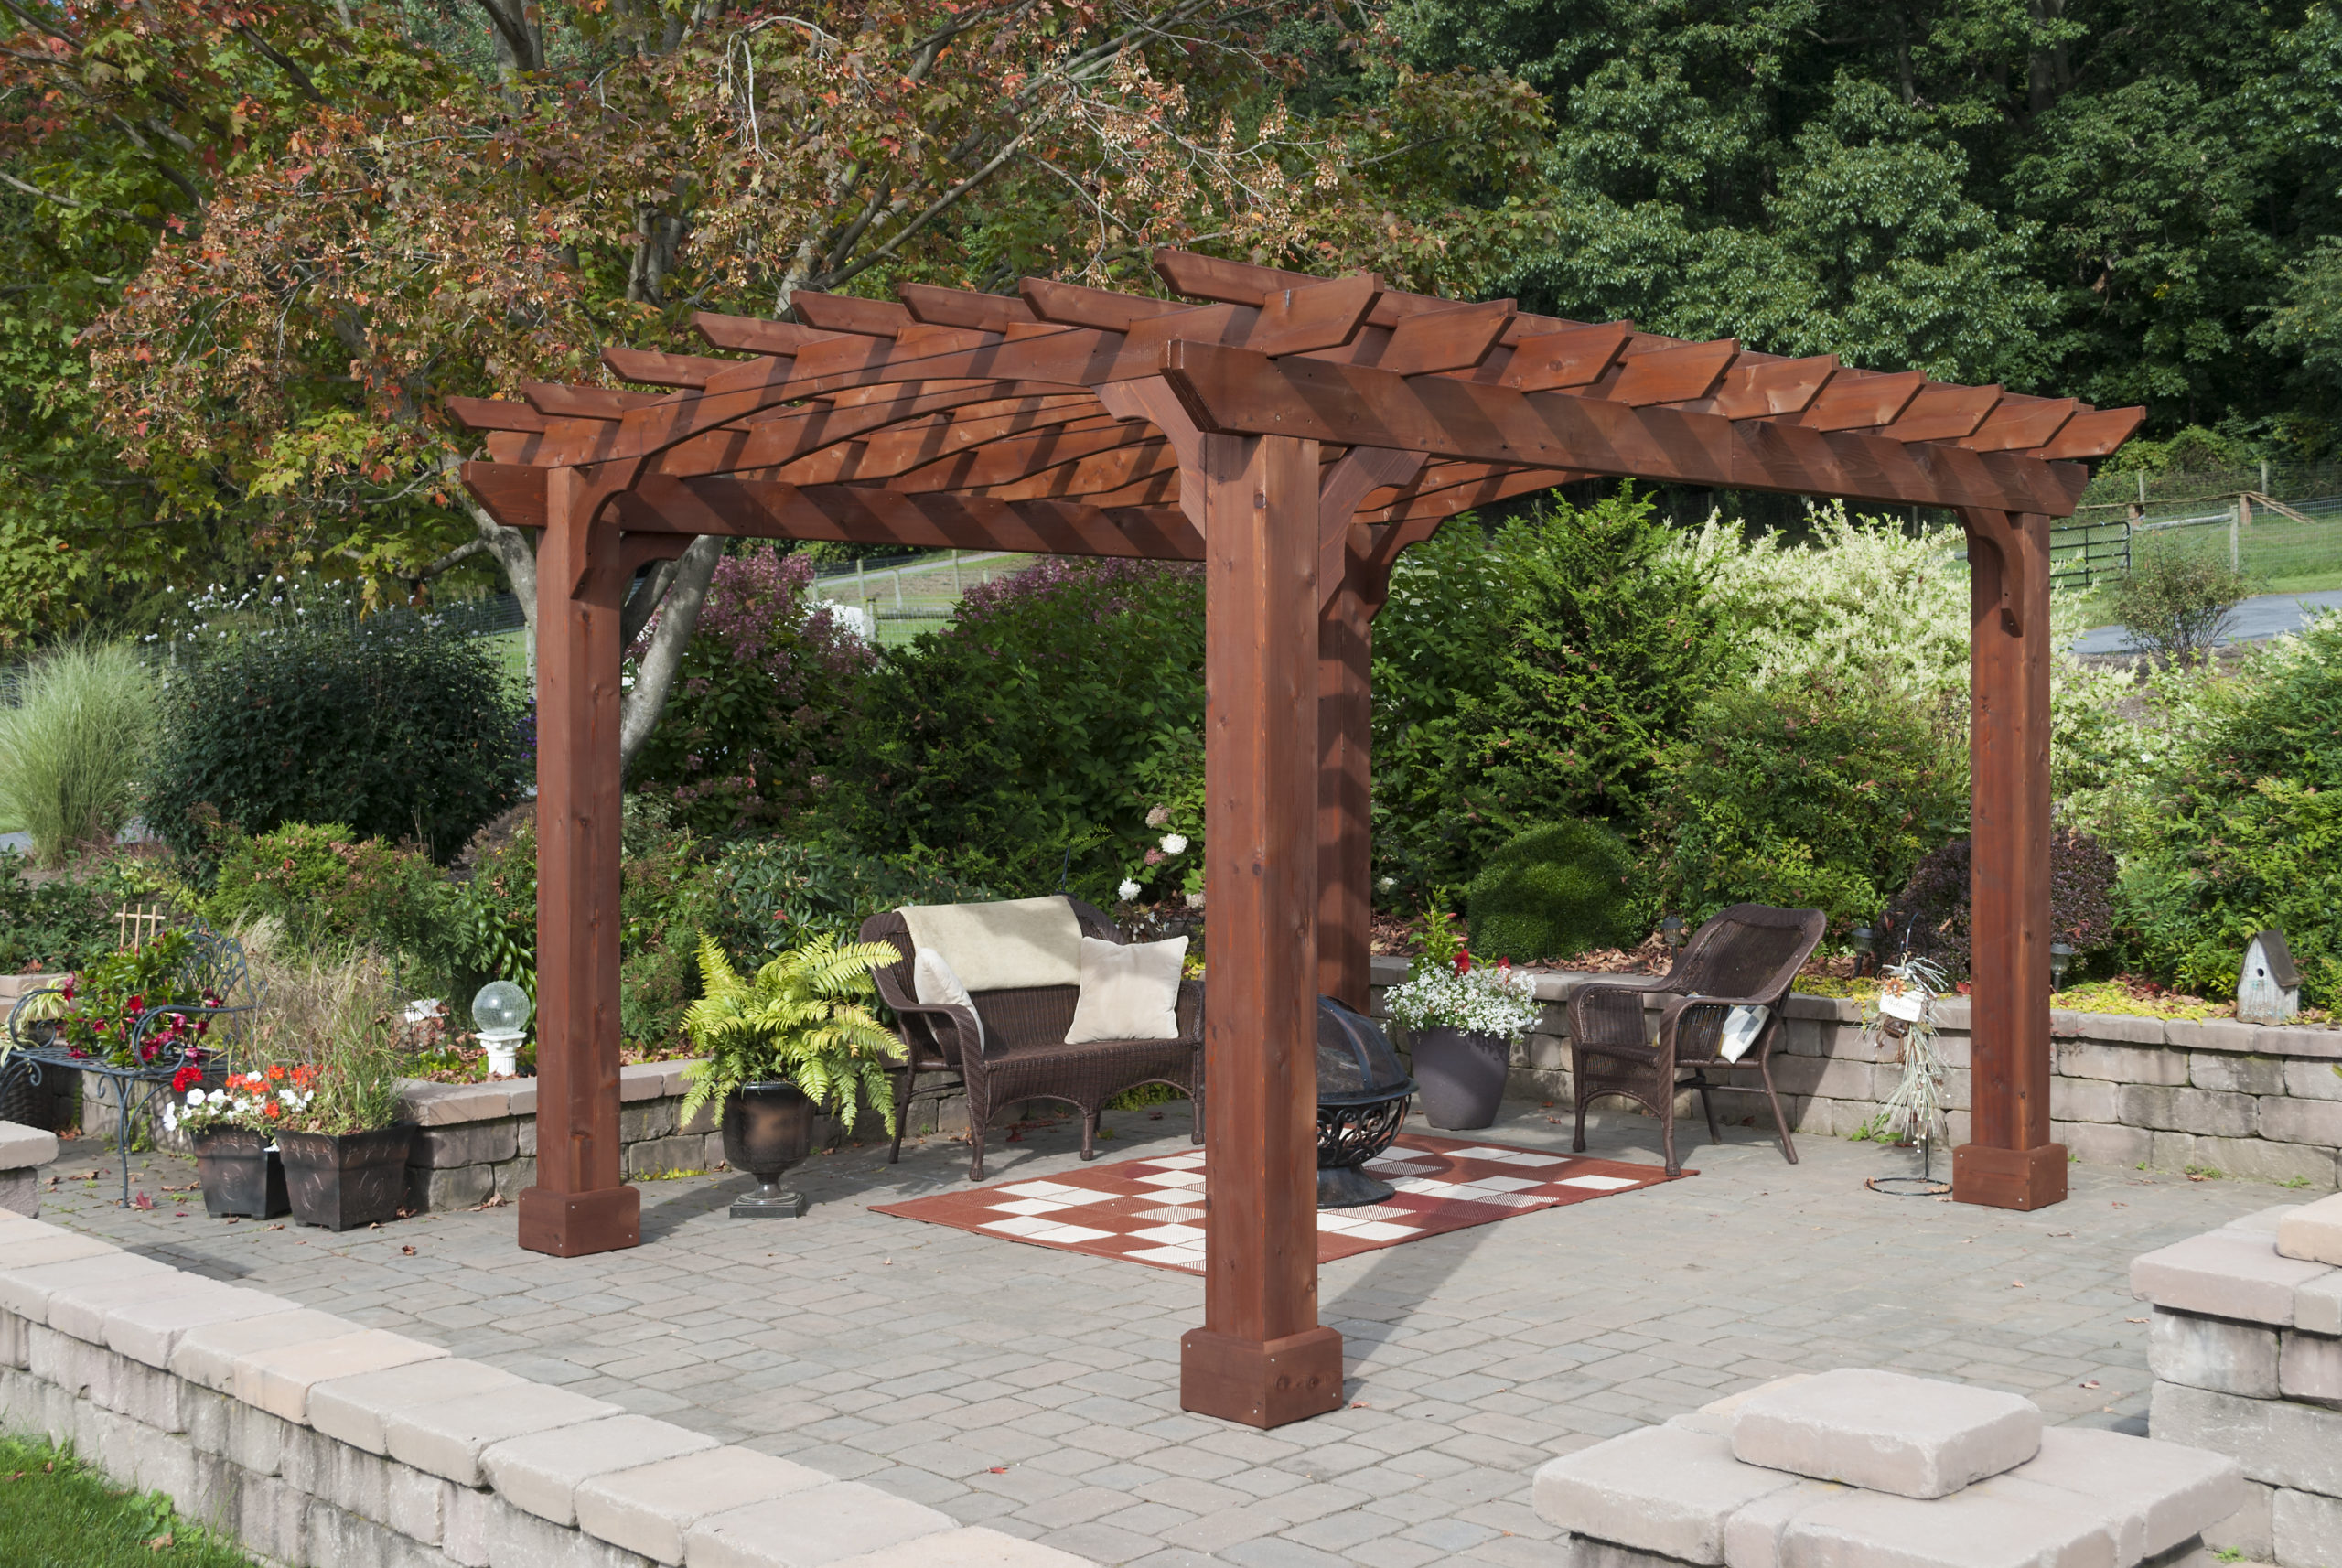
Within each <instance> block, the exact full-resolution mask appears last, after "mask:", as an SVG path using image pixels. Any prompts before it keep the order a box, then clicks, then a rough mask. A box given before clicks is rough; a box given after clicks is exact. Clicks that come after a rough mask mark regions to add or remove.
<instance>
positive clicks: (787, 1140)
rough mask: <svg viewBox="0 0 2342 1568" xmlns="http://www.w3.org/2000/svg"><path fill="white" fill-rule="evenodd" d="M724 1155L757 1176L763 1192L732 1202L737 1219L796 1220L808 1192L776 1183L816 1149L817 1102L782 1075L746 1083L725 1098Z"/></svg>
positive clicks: (751, 1174)
mask: <svg viewBox="0 0 2342 1568" xmlns="http://www.w3.org/2000/svg"><path fill="white" fill-rule="evenodd" d="M723 1128H724V1157H725V1159H726V1160H728V1161H730V1162H731V1165H732V1168H733V1169H734V1170H736V1171H747V1173H748V1174H749V1175H750V1176H755V1177H756V1178H757V1190H756V1191H755V1192H752V1193H750V1194H749V1195H748V1196H747V1197H744V1198H741V1199H740V1200H739V1201H738V1202H736V1203H735V1204H733V1206H732V1218H733V1219H798V1218H800V1216H802V1215H803V1214H804V1212H805V1209H806V1199H805V1195H804V1194H803V1193H801V1192H784V1191H782V1190H781V1189H780V1188H779V1187H777V1186H775V1185H774V1183H775V1181H776V1180H777V1179H778V1178H779V1176H780V1173H781V1172H783V1171H785V1170H787V1169H788V1168H789V1167H790V1166H791V1165H795V1164H796V1163H797V1162H798V1161H800V1160H801V1159H803V1158H804V1157H805V1156H806V1155H808V1154H810V1153H811V1152H812V1148H813V1102H812V1101H810V1100H808V1099H806V1098H805V1094H804V1091H803V1090H800V1089H799V1088H798V1087H797V1086H796V1085H795V1084H793V1083H790V1082H789V1081H787V1080H786V1079H780V1080H777V1081H774V1082H769V1083H744V1084H742V1085H741V1086H740V1088H739V1090H738V1091H737V1092H736V1093H735V1094H733V1096H732V1097H731V1098H730V1099H728V1100H726V1101H725V1102H724V1121H723Z"/></svg>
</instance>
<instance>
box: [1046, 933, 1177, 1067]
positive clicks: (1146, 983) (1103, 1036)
mask: <svg viewBox="0 0 2342 1568" xmlns="http://www.w3.org/2000/svg"><path fill="white" fill-rule="evenodd" d="M1186 961H1187V938H1185V937H1173V938H1172V939H1171V940H1168V941H1162V942H1129V943H1124V942H1109V941H1101V940H1099V939H1098V938H1096V937H1084V938H1082V939H1081V994H1080V997H1079V998H1078V999H1077V1000H1076V1001H1075V1002H1074V1004H1073V1022H1072V1024H1071V1025H1069V1026H1068V1027H1067V1029H1066V1032H1065V1043H1066V1044H1067V1045H1069V1046H1079V1045H1083V1044H1086V1043H1088V1042H1089V1041H1091V1040H1176V1039H1177V1038H1178V1037H1179V968H1180V965H1181V964H1183V963H1185V962H1186Z"/></svg>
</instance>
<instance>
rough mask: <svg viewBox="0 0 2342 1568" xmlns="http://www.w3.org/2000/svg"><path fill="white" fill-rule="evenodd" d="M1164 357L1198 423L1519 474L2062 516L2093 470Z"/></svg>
mask: <svg viewBox="0 0 2342 1568" xmlns="http://www.w3.org/2000/svg"><path fill="white" fill-rule="evenodd" d="M1165 357H1166V361H1167V364H1166V371H1165V373H1164V375H1165V380H1166V381H1167V382H1168V383H1169V384H1170V385H1171V387H1172V389H1173V390H1174V391H1175V392H1176V393H1177V394H1178V397H1179V400H1180V402H1181V403H1182V404H1183V405H1184V406H1185V407H1186V409H1187V413H1189V415H1190V416H1191V417H1192V418H1193V419H1194V420H1195V422H1196V424H1197V426H1198V428H1199V429H1204V430H1218V431H1223V432H1229V433H1242V432H1256V431H1262V430H1278V431H1284V432H1288V433H1290V434H1293V435H1300V436H1304V437H1306V438H1312V439H1316V440H1320V441H1338V442H1341V443H1342V444H1344V445H1346V446H1391V447H1398V448H1401V449H1402V450H1407V451H1423V452H1429V453H1432V454H1433V455H1434V456H1444V457H1460V458H1466V459H1470V460H1475V461H1479V462H1486V463H1501V464H1506V465H1509V466H1511V467H1522V468H1574V469H1582V470H1584V471H1585V472H1588V473H1594V474H1614V475H1619V476H1622V477H1626V478H1645V479H1652V480H1657V481H1661V482H1666V483H1676V484H1694V485H1707V486H1713V487H1721V488H1724V489H1760V490H1784V491H1789V492H1791V493H1796V494H1806V495H1821V496H1844V497H1847V498H1848V499H1855V500H1868V501H1890V502H1895V503H1897V504H1916V505H1920V506H1988V505H1989V506H1996V507H1998V508H1999V509H2000V510H2025V511H2038V512H2044V513H2047V514H2048V515H2051V516H2057V517H2064V516H2068V515H2070V514H2071V513H2072V511H2073V510H2074V505H2075V503H2076V501H2077V500H2078V499H2079V497H2080V494H2081V489H2082V486H2083V485H2084V483H2085V482H2086V481H2087V478H2088V476H2087V475H2086V474H2085V473H2084V472H2083V470H2082V469H2080V468H2079V467H2061V466H2054V465H2047V464H2042V463H2038V462H2036V461H2033V460H2030V459H2025V458H2015V457H2009V456H1993V455H1987V454H1983V453H1978V452H1970V451H1963V450H1961V449H1960V448H1957V447H1952V446H1937V445H1930V444H1912V445H1906V444H1904V443H1902V442H1899V441H1888V440H1884V439H1882V438H1880V437H1878V436H1874V435H1850V434H1845V433H1840V432H1832V431H1822V430H1809V429H1805V428H1802V427H1800V426H1797V425H1791V424H1782V423H1777V422H1773V421H1768V420H1744V421H1740V422H1736V423H1735V421H1732V420H1729V419H1722V418H1718V417H1716V416H1715V415H1713V414H1698V413H1676V412H1674V411H1672V410H1669V409H1659V408H1646V409H1632V408H1627V407H1623V406H1621V405H1620V404H1618V403H1612V402H1608V401H1606V400H1603V399H1598V398H1589V397H1576V396H1572V395H1570V394H1568V393H1566V392H1513V391H1511V390H1510V389H1509V388H1502V387H1488V386H1478V385H1475V384H1473V383H1470V382H1466V381H1456V380H1452V379H1449V378H1445V377H1440V376H1415V377H1405V376H1394V375H1391V374H1390V373H1389V372H1387V371H1377V370H1371V369H1368V368H1365V367H1362V366H1357V365H1335V364H1328V363H1326V362H1324V361H1322V360H1295V359H1284V360H1269V359H1265V358H1263V357H1262V356H1259V355H1254V354H1247V353H1245V352H1243V351H1242V350H1241V349H1222V348H1218V347H1215V346H1211V345H1207V344H1198V343H1176V344H1174V345H1172V346H1171V347H1170V348H1169V349H1167V350H1166V355H1165Z"/></svg>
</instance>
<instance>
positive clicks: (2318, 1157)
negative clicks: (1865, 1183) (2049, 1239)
mask: <svg viewBox="0 0 2342 1568" xmlns="http://www.w3.org/2000/svg"><path fill="white" fill-rule="evenodd" d="M1405 975H1406V966H1405V964H1404V963H1403V962H1402V961H1398V960H1395V959H1377V960H1376V961H1375V965H1374V979H1375V982H1376V986H1377V989H1376V993H1375V1004H1376V1010H1377V1011H1378V1012H1380V1008H1381V990H1382V988H1383V987H1385V986H1388V985H1390V984H1394V983H1397V982H1398V981H1400V980H1402V979H1404V978H1405ZM1600 978H1606V977H1600V976H1587V975H1578V974H1542V975H1540V976H1539V977H1538V980H1537V994H1538V996H1539V997H1540V998H1541V999H1542V1000H1543V1001H1545V1002H1546V1003H1547V1004H1548V1005H1547V1006H1546V1008H1545V1015H1544V1018H1543V1020H1542V1023H1541V1025H1540V1026H1539V1028H1538V1030H1537V1031H1536V1032H1535V1033H1532V1034H1531V1035H1530V1036H1528V1037H1527V1038H1526V1039H1525V1040H1523V1041H1522V1042H1520V1044H1519V1045H1517V1046H1515V1047H1514V1049H1513V1069H1512V1082H1511V1086H1510V1091H1511V1092H1512V1093H1514V1094H1516V1095H1520V1096H1523V1097H1526V1098H1531V1099H1536V1100H1545V1101H1552V1102H1553V1103H1555V1104H1556V1105H1567V1104H1569V1103H1570V1096H1571V1084H1570V1073H1569V1024H1568V1019H1567V1016H1566V1014H1565V1013H1564V1010H1563V1006H1562V1005H1561V1004H1562V1003H1563V1000H1564V999H1565V998H1566V997H1567V996H1568V994H1569V993H1570V991H1571V990H1572V988H1574V986H1576V985H1577V984H1579V983H1582V982H1584V981H1585V980H1588V979H1600ZM1937 1018H1938V1023H1939V1033H1938V1036H1937V1038H1938V1039H1939V1042H1940V1043H1941V1047H1942V1050H1943V1054H1944V1059H1945V1061H1946V1063H1947V1064H1948V1065H1949V1067H1950V1069H1951V1071H1950V1101H1951V1104H1952V1106H1953V1108H1954V1109H1953V1111H1952V1113H1951V1134H1952V1141H1953V1142H1954V1143H1955V1144H1958V1143H1962V1142H1965V1141H1966V1139H1967V1137H1968V1114H1967V1107H1968V1097H1969V1082H1968V1052H1969V1036H1968V1021H1969V1020H1968V1003H1967V1000H1966V999H1965V998H1954V999H1951V1000H1950V1001H1948V1002H1945V1003H1943V1004H1940V1005H1939V1009H1938V1013H1937ZM2050 1032H2051V1035H2052V1036H2053V1040H2054V1044H2055V1049H2056V1057H2055V1059H2054V1062H2053V1064H2052V1068H2051V1071H2052V1075H2053V1076H2052V1077H2051V1079H2050V1080H2049V1114H2050V1117H2051V1119H2052V1120H2051V1131H2052V1133H2053V1134H2054V1135H2055V1137H2056V1138H2057V1141H2058V1142H2059V1143H2062V1144H2065V1145H2066V1148H2067V1151H2068V1153H2069V1154H2071V1155H2073V1156H2074V1157H2075V1158H2076V1159H2079V1160H2082V1161H2085V1162H2088V1163H2090V1164H2092V1165H2129V1166H2143V1167H2145V1168H2147V1169H2150V1170H2165V1171H2180V1170H2188V1169H2194V1170H2197V1171H2199V1172H2208V1171H2218V1172H2219V1173H2221V1174H2223V1175H2227V1176H2253V1177H2257V1178H2259V1179H2261V1180H2264V1181H2274V1182H2284V1183H2289V1184H2294V1185H2298V1186H2301V1187H2305V1188H2307V1189H2309V1190H2313V1191H2331V1190H2333V1189H2334V1188H2335V1187H2337V1185H2342V1072H2337V1070H2336V1069H2337V1066H2342V1030H2337V1029H2314V1028H2273V1027H2269V1026H2262V1025H2259V1024H2240V1023H2238V1022H2236V1021H2235V1020H2233V1019H2211V1020H2207V1021H2205V1022H2202V1023H2185V1022H2178V1021H2166V1020H2165V1019H2161V1018H2134V1017H2127V1016H2122V1015H2113V1014H2104V1013H2068V1012H2056V1013H2052V1014H2051V1015H2050ZM1401 1033H1403V1031H1402V1032H1401ZM1784 1034H1785V1036H1786V1037H1785V1038H1784V1039H1783V1040H1782V1041H1781V1043H1780V1044H1779V1045H1778V1047H1776V1048H1775V1050H1774V1053H1773V1085H1774V1088H1775V1089H1776V1090H1778V1092H1779V1094H1780V1097H1781V1106H1782V1109H1783V1110H1784V1111H1785V1112H1788V1114H1789V1127H1790V1130H1791V1131H1792V1132H1796V1133H1832V1134H1834V1135H1836V1136H1838V1137H1851V1136H1853V1134H1854V1133H1857V1132H1859V1131H1861V1130H1862V1129H1863V1128H1864V1126H1865V1125H1866V1124H1867V1123H1869V1122H1871V1121H1872V1120H1873V1119H1874V1118H1875V1117H1876V1116H1877V1115H1878V1108H1879V1104H1880V1102H1881V1101H1884V1100H1885V1098H1886V1097H1887V1095H1888V1094H1889V1093H1891V1092H1892V1091H1893V1089H1894V1086H1895V1082H1896V1076H1897V1075H1898V1074H1899V1072H1900V1071H1901V1069H1899V1068H1896V1067H1895V1066H1893V1065H1891V1064H1886V1063H1882V1062H1879V1061H1876V1060H1875V1059H1874V1053H1873V1050H1872V1048H1871V1047H1870V1046H1869V1044H1868V1042H1866V1041H1865V1040H1864V1037H1863V1028H1862V1013H1861V1009H1860V1007H1859V1006H1858V1005H1857V1004H1854V1003H1853V1002H1846V1001H1839V1000H1835V999H1833V998H1830V997H1823V996H1804V995H1792V996H1791V997H1790V998H1789V1008H1788V1018H1787V1020H1786V1025H1785V1029H1784ZM1737 1076H1738V1077H1739V1078H1740V1079H1746V1081H1748V1082H1750V1083H1753V1082H1755V1080H1756V1074H1755V1073H1754V1072H1749V1073H1745V1074H1740V1075H1737ZM1627 1103H1628V1102H1627V1101H1618V1100H1613V1101H1598V1102H1597V1104H1599V1105H1601V1106H1603V1107H1606V1108H1609V1109H1614V1110H1615V1109H1623V1108H1625V1107H1626V1106H1627ZM1677 1114H1678V1115H1679V1116H1684V1115H1689V1116H1691V1117H1692V1118H1694V1119H1695V1121H1696V1119H1697V1117H1698V1116H1699V1110H1698V1107H1697V1105H1696V1104H1695V1103H1694V1102H1693V1101H1692V1097H1691V1096H1689V1095H1686V1096H1685V1097H1684V1098H1683V1099H1682V1101H1680V1102H1679V1103H1678V1106H1677ZM1716 1114H1717V1116H1718V1117H1719V1118H1720V1119H1725V1120H1729V1121H1731V1122H1735V1123H1738V1122H1747V1123H1749V1124H1752V1125H1754V1126H1756V1127H1759V1128H1769V1127H1770V1125H1771V1121H1772V1117H1771V1112H1770V1111H1769V1110H1768V1109H1767V1106H1766V1104H1765V1100H1764V1096H1763V1094H1762V1093H1761V1092H1760V1091H1758V1090H1749V1089H1735V1090H1730V1091H1727V1092H1724V1093H1721V1094H1719V1095H1718V1096H1717V1098H1716ZM1703 1131H1704V1130H1703Z"/></svg>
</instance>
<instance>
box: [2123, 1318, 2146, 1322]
mask: <svg viewBox="0 0 2342 1568" xmlns="http://www.w3.org/2000/svg"><path fill="white" fill-rule="evenodd" d="M2122 1321H2123V1322H2125V1323H2144V1322H2145V1321H2146V1319H2145V1318H2143V1317H2126V1318H2124V1319H2123V1320H2122Z"/></svg>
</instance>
